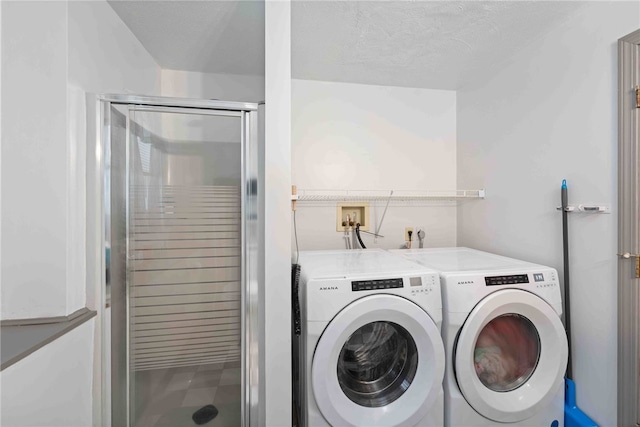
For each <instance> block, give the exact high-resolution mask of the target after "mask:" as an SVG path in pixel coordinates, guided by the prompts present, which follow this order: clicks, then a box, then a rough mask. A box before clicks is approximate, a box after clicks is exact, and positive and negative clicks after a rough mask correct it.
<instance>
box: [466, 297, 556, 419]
mask: <svg viewBox="0 0 640 427" xmlns="http://www.w3.org/2000/svg"><path fill="white" fill-rule="evenodd" d="M567 357H568V348H567V338H566V335H565V331H564V327H563V326H562V322H561V321H560V318H559V316H558V314H557V313H556V312H555V310H553V308H552V307H551V306H550V305H549V304H547V303H546V302H545V301H544V300H542V299H541V298H540V297H538V296H536V295H534V294H532V293H530V292H527V291H522V290H517V289H507V290H502V291H498V292H495V293H493V294H491V295H489V296H488V297H486V298H484V299H483V300H482V301H480V303H478V305H476V306H475V307H474V309H473V310H472V311H471V313H470V314H469V317H467V320H466V321H465V323H464V325H463V326H462V329H461V330H460V334H459V336H458V341H457V344H456V348H455V368H456V379H457V381H458V385H459V386H460V390H461V391H462V394H463V395H464V397H465V399H466V400H467V402H469V404H470V405H471V406H472V407H473V408H474V409H475V410H476V411H477V412H478V413H480V414H481V415H483V416H484V417H486V418H489V419H491V420H494V421H498V422H518V421H522V420H525V419H527V418H529V417H531V416H533V415H534V414H536V413H537V412H538V411H540V410H544V409H542V408H544V407H545V406H546V405H548V404H549V403H550V401H551V399H552V398H553V397H554V396H555V395H556V393H557V392H558V389H559V388H560V387H563V385H562V384H563V376H564V371H565V368H566V365H567Z"/></svg>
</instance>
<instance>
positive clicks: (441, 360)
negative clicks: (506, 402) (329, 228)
mask: <svg viewBox="0 0 640 427" xmlns="http://www.w3.org/2000/svg"><path fill="white" fill-rule="evenodd" d="M299 264H300V265H301V268H302V272H301V281H300V282H301V283H300V302H301V313H302V335H301V337H300V339H299V340H298V342H299V346H298V355H297V357H298V358H299V362H300V384H299V389H298V393H299V397H298V401H299V402H300V406H301V417H300V418H301V419H300V421H301V424H302V425H306V426H327V425H332V426H335V427H338V426H339V427H342V426H368V427H374V426H442V424H443V416H444V415H443V412H444V410H443V407H444V402H443V390H442V379H443V376H444V366H445V356H444V346H443V343H442V338H441V333H440V324H441V319H442V311H441V309H442V299H441V295H440V281H439V278H438V274H437V273H436V272H434V271H433V270H430V269H428V268H426V267H422V266H419V265H417V264H415V263H412V262H410V261H407V260H405V259H403V258H402V257H399V256H397V255H393V254H391V253H389V252H386V251H381V250H375V249H373V250H369V249H367V250H349V251H346V250H345V251H314V252H301V253H300V259H299Z"/></svg>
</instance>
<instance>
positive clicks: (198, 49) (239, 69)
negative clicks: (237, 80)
mask: <svg viewBox="0 0 640 427" xmlns="http://www.w3.org/2000/svg"><path fill="white" fill-rule="evenodd" d="M109 4H110V5H111V7H112V8H113V10H115V12H116V13H117V14H118V15H119V16H120V18H121V19H122V20H123V21H124V23H125V24H126V25H127V26H128V27H129V28H130V29H131V31H132V32H133V34H134V35H135V36H136V37H137V38H138V40H140V42H141V43H142V44H143V45H144V47H145V48H146V49H147V51H148V52H149V53H150V54H151V56H153V57H154V58H155V60H156V61H157V62H158V64H159V65H160V66H161V67H162V68H168V69H172V70H186V71H201V72H209V73H228V74H245V75H264V2H263V1H177V0H173V1H157V0H144V1H141V0H119V1H118V0H112V1H109Z"/></svg>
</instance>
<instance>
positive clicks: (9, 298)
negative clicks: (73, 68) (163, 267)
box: [0, 2, 67, 319]
mask: <svg viewBox="0 0 640 427" xmlns="http://www.w3.org/2000/svg"><path fill="white" fill-rule="evenodd" d="M2 9H3V10H2V25H1V31H2V59H1V66H2V105H3V106H4V108H3V109H2V124H3V127H2V191H1V193H2V202H3V203H2V243H1V244H2V255H3V259H2V272H1V276H2V289H1V296H2V306H1V314H0V315H1V318H2V319H11V318H23V317H37V316H56V315H65V314H67V311H66V310H67V300H66V297H67V295H66V286H67V277H66V273H67V271H66V262H67V257H66V252H65V248H66V231H67V210H66V209H67V205H66V202H67V182H66V171H67V144H66V140H67V122H66V108H67V94H66V90H67V87H66V83H67V7H66V3H61V2H3V5H2ZM7 106H11V108H7Z"/></svg>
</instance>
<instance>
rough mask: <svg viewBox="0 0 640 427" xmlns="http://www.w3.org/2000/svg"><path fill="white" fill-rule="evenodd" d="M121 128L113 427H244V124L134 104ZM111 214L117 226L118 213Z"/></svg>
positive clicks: (248, 203) (219, 113)
mask: <svg viewBox="0 0 640 427" xmlns="http://www.w3.org/2000/svg"><path fill="white" fill-rule="evenodd" d="M126 128H127V129H128V131H127V132H126V135H127V138H126V141H124V142H125V143H124V144H123V141H115V140H112V141H111V146H110V149H111V153H110V155H111V158H112V160H111V164H114V163H117V164H118V163H119V164H121V165H122V166H123V167H121V168H120V175H121V174H122V173H124V177H122V176H119V177H114V175H118V170H117V169H116V168H113V167H112V168H111V169H112V170H111V175H112V178H111V182H112V187H111V193H112V197H111V200H112V203H111V204H112V205H118V203H117V202H116V203H114V199H120V200H121V201H122V202H123V203H122V204H123V205H125V206H126V207H125V209H124V212H122V215H120V216H121V217H123V218H121V219H122V220H124V222H125V224H124V227H121V228H122V229H123V230H124V233H123V239H121V240H124V241H123V242H121V245H120V246H121V252H123V253H124V254H126V256H125V257H123V263H124V264H125V268H124V270H125V274H124V275H123V276H124V277H123V278H122V279H123V280H122V281H121V282H123V283H120V284H118V283H117V282H118V280H117V279H116V277H117V276H114V275H112V280H111V288H112V289H111V293H112V296H113V297H112V305H113V308H112V310H113V316H114V318H113V320H112V328H115V329H117V330H114V331H112V336H113V337H116V339H115V342H112V346H116V347H118V348H119V351H118V352H117V353H118V354H119V355H120V357H119V360H116V363H115V364H112V368H113V369H114V372H112V378H114V379H115V382H114V384H113V386H114V387H115V388H114V390H113V394H114V398H113V399H112V401H113V409H112V417H113V422H112V425H114V426H115V425H124V423H127V424H128V425H129V426H140V427H143V426H144V427H146V426H191V425H206V426H231V425H233V426H235V425H242V424H244V423H245V422H246V421H247V418H248V416H247V415H248V412H246V411H247V410H248V408H247V405H245V403H246V402H247V399H246V397H247V396H248V394H247V390H248V388H250V386H247V384H246V382H245V380H246V378H247V375H245V372H250V369H248V367H247V360H249V363H250V361H251V357H252V356H250V357H249V359H247V357H246V356H247V354H246V352H245V348H247V344H248V343H249V341H248V334H247V322H246V319H245V317H244V316H245V314H246V313H247V307H248V306H247V299H246V296H247V287H246V285H247V284H250V282H251V280H248V277H249V276H250V274H247V272H248V271H249V270H248V268H250V267H251V265H252V264H253V262H248V259H249V258H250V257H249V256H248V254H247V246H252V245H251V244H249V245H247V241H248V240H247V237H248V236H247V235H251V233H252V226H251V224H250V223H251V221H247V218H248V217H247V216H246V215H247V214H248V212H249V211H253V210H254V207H253V200H254V199H255V194H251V192H252V191H251V188H252V187H253V186H251V185H246V182H251V181H250V179H249V174H247V173H246V169H247V168H248V167H250V166H251V164H252V162H251V161H250V158H249V157H248V153H247V152H248V150H247V145H246V144H245V141H246V138H247V134H248V133H249V131H250V126H249V121H248V116H247V114H246V113H245V112H242V111H223V110H206V109H192V108H176V107H167V106H162V107H159V106H140V105H130V106H128V114H127V124H126ZM116 157H117V158H119V159H120V162H118V161H115V158H116ZM114 183H115V184H116V185H115V187H116V188H114V185H113V184H114ZM118 185H120V188H117V186H118ZM120 210H121V211H122V209H120ZM111 216H112V220H111V222H112V223H113V221H115V220H116V218H115V217H117V216H118V212H113V211H112V212H111ZM254 217H255V215H254ZM112 228H118V227H112ZM114 240H117V239H114ZM111 244H112V245H114V242H111ZM115 246H118V245H117V243H116V244H115ZM112 250H113V248H112ZM113 257H117V254H115V253H112V254H111V258H113ZM118 295H119V296H120V297H118ZM118 313H120V314H121V316H120V318H119V319H118V318H117V317H118ZM117 337H119V338H117ZM118 340H119V341H120V343H118V342H117V341H118ZM122 347H125V348H126V350H123V348H122ZM114 355H115V354H114ZM115 358H116V359H118V355H115ZM116 377H117V378H118V379H116ZM112 382H113V380H112ZM118 388H120V393H121V394H122V393H124V394H126V396H127V397H126V398H124V397H123V396H122V395H121V394H120V395H118V396H116V394H117V393H118Z"/></svg>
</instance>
